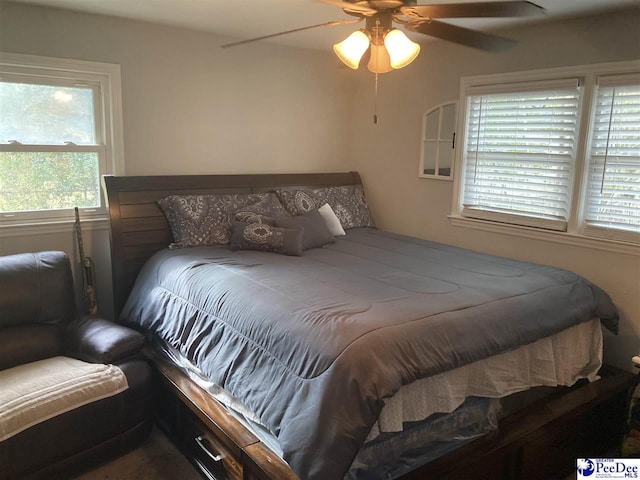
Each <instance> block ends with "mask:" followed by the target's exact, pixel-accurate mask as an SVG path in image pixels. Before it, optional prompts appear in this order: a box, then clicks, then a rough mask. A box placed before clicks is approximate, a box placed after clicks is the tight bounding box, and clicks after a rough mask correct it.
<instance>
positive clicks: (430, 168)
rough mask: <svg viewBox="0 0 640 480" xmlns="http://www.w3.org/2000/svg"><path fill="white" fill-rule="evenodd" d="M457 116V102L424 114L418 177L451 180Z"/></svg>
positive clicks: (445, 104) (444, 104)
mask: <svg viewBox="0 0 640 480" xmlns="http://www.w3.org/2000/svg"><path fill="white" fill-rule="evenodd" d="M457 114H458V102H448V103H443V104H442V105H439V106H437V107H435V108H433V109H431V110H429V111H428V112H427V113H425V114H424V120H423V122H422V154H421V156H420V171H419V172H418V176H420V177H422V178H444V179H448V180H450V179H451V178H452V177H451V174H452V173H453V170H452V169H453V159H454V152H455V142H456V122H457Z"/></svg>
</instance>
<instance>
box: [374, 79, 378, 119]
mask: <svg viewBox="0 0 640 480" xmlns="http://www.w3.org/2000/svg"><path fill="white" fill-rule="evenodd" d="M373 124H374V125H377V124H378V74H377V73H376V81H375V86H374V95H373Z"/></svg>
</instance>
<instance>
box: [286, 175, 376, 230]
mask: <svg viewBox="0 0 640 480" xmlns="http://www.w3.org/2000/svg"><path fill="white" fill-rule="evenodd" d="M277 194H278V197H279V198H280V201H281V202H282V204H283V205H284V208H286V209H287V211H288V212H289V213H290V214H291V215H300V214H302V213H306V212H310V211H311V210H315V209H317V208H320V207H321V206H322V205H324V204H325V203H328V204H329V205H330V206H331V208H332V210H333V211H334V213H335V214H336V216H337V217H338V219H340V223H341V224H342V227H343V228H344V229H345V230H346V229H349V228H356V227H373V226H375V225H374V222H373V218H372V217H371V213H370V212H369V207H368V206H367V201H366V200H365V198H364V190H363V189H362V185H345V186H340V187H317V188H312V187H304V188H298V189H280V190H278V191H277Z"/></svg>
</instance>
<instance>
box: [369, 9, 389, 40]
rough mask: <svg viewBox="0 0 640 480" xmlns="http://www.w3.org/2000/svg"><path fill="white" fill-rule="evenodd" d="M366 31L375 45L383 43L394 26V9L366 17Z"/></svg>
mask: <svg viewBox="0 0 640 480" xmlns="http://www.w3.org/2000/svg"><path fill="white" fill-rule="evenodd" d="M366 22H367V23H366V27H365V32H366V33H367V35H368V37H369V39H370V40H371V43H373V44H374V45H382V44H383V43H384V37H385V35H386V34H387V33H388V32H389V31H391V29H392V28H393V11H392V10H388V11H381V12H378V13H376V14H375V15H372V16H370V17H366Z"/></svg>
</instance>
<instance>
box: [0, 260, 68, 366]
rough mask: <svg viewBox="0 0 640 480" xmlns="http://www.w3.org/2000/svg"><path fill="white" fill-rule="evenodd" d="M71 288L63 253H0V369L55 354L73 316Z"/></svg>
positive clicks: (60, 345)
mask: <svg viewBox="0 0 640 480" xmlns="http://www.w3.org/2000/svg"><path fill="white" fill-rule="evenodd" d="M74 292H75V289H74V284H73V276H72V274H71V265H70V263H69V258H68V257H67V255H66V254H65V253H64V252H55V251H51V252H37V253H21V254H17V255H8V256H4V257H0V370H1V369H4V368H9V367H11V366H15V365H18V364H21V363H27V362H32V361H36V360H40V359H42V358H47V357H50V356H55V355H59V354H60V353H61V352H62V331H63V329H64V327H65V326H66V325H67V324H68V323H70V322H72V321H73V320H74V319H75V315H76V307H75V294H74Z"/></svg>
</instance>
